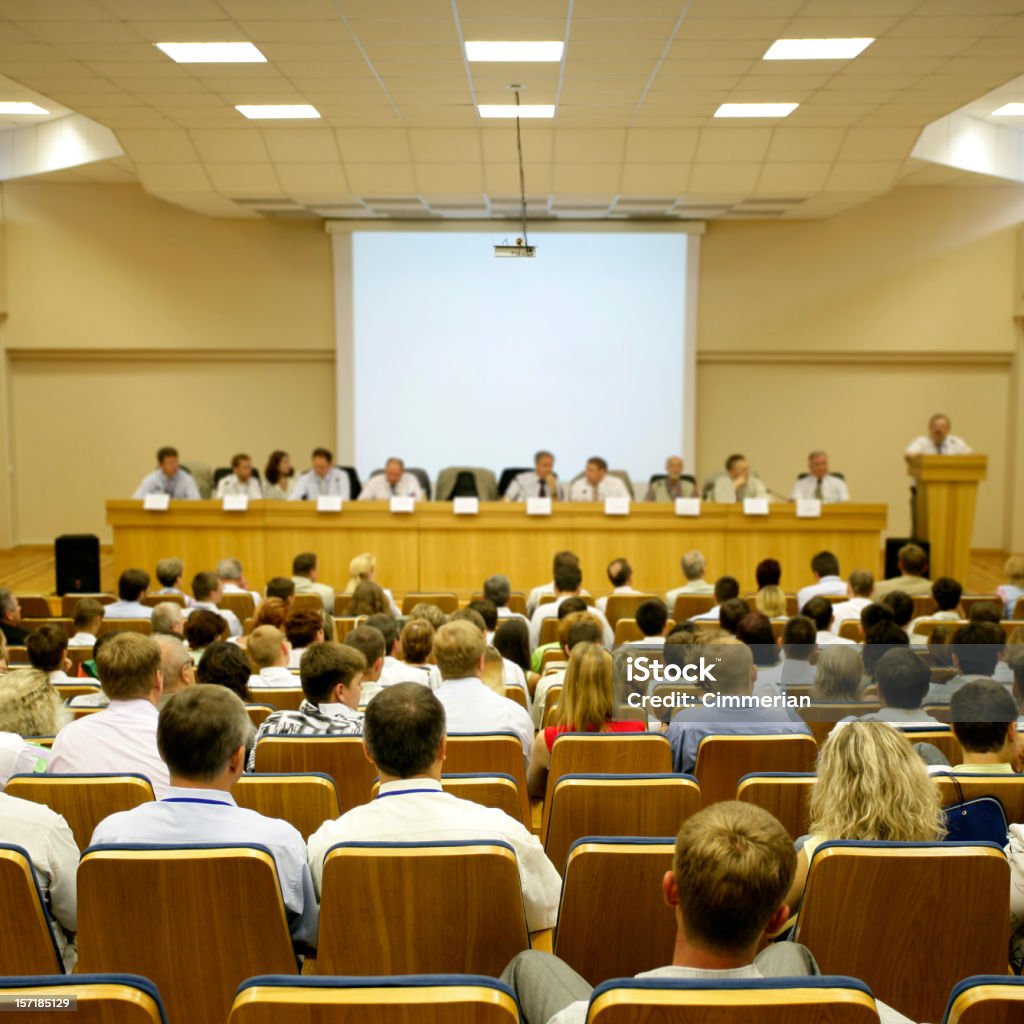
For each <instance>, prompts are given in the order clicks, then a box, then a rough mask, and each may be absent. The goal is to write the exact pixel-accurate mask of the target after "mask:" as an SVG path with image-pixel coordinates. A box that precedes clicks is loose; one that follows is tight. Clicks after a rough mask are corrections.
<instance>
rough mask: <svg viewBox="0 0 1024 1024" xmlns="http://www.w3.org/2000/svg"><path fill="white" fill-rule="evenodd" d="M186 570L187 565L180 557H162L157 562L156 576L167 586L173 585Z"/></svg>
mask: <svg viewBox="0 0 1024 1024" xmlns="http://www.w3.org/2000/svg"><path fill="white" fill-rule="evenodd" d="M184 571H185V566H184V564H183V563H182V561H181V559H180V558H161V559H160V561H159V562H157V563H156V578H157V579H158V580H159V581H160V582H161V583H162V584H163V585H164V586H165V587H173V586H174V584H175V583H177V582H178V577H179V576H180V575H181V574H182V573H183V572H184Z"/></svg>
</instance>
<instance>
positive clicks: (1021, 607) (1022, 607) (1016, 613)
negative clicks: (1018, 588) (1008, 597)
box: [1011, 597, 1024, 620]
mask: <svg viewBox="0 0 1024 1024" xmlns="http://www.w3.org/2000/svg"><path fill="white" fill-rule="evenodd" d="M1011 618H1013V619H1015V620H1018V619H1024V597H1018V598H1017V603H1016V604H1015V605H1014V606H1013V615H1012V616H1011Z"/></svg>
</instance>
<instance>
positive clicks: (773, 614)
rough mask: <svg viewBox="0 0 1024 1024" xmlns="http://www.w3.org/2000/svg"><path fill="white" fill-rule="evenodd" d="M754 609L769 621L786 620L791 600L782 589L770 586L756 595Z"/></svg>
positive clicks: (762, 588) (763, 588)
mask: <svg viewBox="0 0 1024 1024" xmlns="http://www.w3.org/2000/svg"><path fill="white" fill-rule="evenodd" d="M754 608H755V609H756V610H757V611H759V612H760V613H761V614H762V615H766V616H767V617H768V618H769V619H785V618H787V617H788V615H789V598H788V597H787V596H786V592H785V591H784V590H783V589H782V587H777V586H775V584H769V585H768V586H767V587H761V589H760V590H759V591H758V592H757V593H756V594H755V595H754Z"/></svg>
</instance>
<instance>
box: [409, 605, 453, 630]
mask: <svg viewBox="0 0 1024 1024" xmlns="http://www.w3.org/2000/svg"><path fill="white" fill-rule="evenodd" d="M409 618H410V619H425V620H426V621H427V622H429V623H430V624H431V625H432V626H433V627H434V631H435V632H436V631H437V630H439V629H440V628H441V627H442V626H443V625H444V624H445V623H446V622H447V621H448V616H447V615H445V613H444V612H443V611H441V609H440V608H438V607H437V605H436V604H430V603H429V602H428V601H420V602H419V604H414V605H413V606H412V611H411V612H409Z"/></svg>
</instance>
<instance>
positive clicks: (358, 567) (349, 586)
mask: <svg viewBox="0 0 1024 1024" xmlns="http://www.w3.org/2000/svg"><path fill="white" fill-rule="evenodd" d="M376 571H377V559H376V557H375V556H374V555H372V554H370V552H369V551H364V552H363V553H362V554H361V555H356V557H355V558H353V559H352V561H351V562H349V563H348V576H349V580H348V583H346V584H345V589H344V590H343V591H342V593H344V594H352V593H355V589H356V587H358V586H359V584H360V583H373V582H374V579H373V576H374V573H376Z"/></svg>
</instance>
